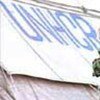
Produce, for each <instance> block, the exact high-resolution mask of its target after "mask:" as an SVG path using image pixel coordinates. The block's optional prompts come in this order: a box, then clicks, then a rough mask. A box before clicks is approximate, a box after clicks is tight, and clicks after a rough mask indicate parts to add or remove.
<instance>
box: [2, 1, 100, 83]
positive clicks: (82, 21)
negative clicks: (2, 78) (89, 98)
mask: <svg viewBox="0 0 100 100" xmlns="http://www.w3.org/2000/svg"><path fill="white" fill-rule="evenodd" d="M42 5H43V4H38V3H36V2H33V3H32V4H29V3H28V4H27V3H22V2H16V1H10V0H1V1H0V7H1V11H0V13H1V22H0V27H1V58H0V61H1V62H2V63H3V64H4V66H5V67H6V68H7V70H8V71H10V72H11V73H13V74H25V75H30V76H35V77H41V78H47V79H51V80H58V81H66V82H78V83H89V84H95V85H97V84H100V78H96V77H93V76H92V73H93V68H92V62H93V60H94V59H95V58H98V57H99V55H98V53H97V50H98V49H100V41H99V39H98V38H97V33H98V29H99V28H100V19H99V18H94V17H93V18H92V17H89V16H88V17H85V16H81V15H79V14H74V13H68V12H66V11H65V10H63V9H62V10H61V9H60V10H59V8H56V9H53V7H50V8H48V7H47V5H45V6H44V5H43V6H42ZM57 9H58V10H57Z"/></svg>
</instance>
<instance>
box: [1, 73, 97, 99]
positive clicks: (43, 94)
mask: <svg viewBox="0 0 100 100" xmlns="http://www.w3.org/2000/svg"><path fill="white" fill-rule="evenodd" d="M3 77H4V76H2V74H0V100H14V98H13V99H12V96H14V97H15V100H99V98H98V93H97V92H96V91H95V90H93V89H92V88H91V87H90V86H88V85H81V84H80V85H79V84H70V83H61V82H54V81H49V80H44V79H39V78H33V77H27V76H21V75H13V79H14V80H13V81H11V80H10V78H9V77H8V76H7V83H6V81H5V80H4V78H3ZM6 84H7V88H8V90H9V91H7V89H6V88H5V87H6ZM10 92H12V93H10Z"/></svg>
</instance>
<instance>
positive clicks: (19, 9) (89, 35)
mask: <svg viewBox="0 0 100 100" xmlns="http://www.w3.org/2000/svg"><path fill="white" fill-rule="evenodd" d="M0 5H1V6H2V7H3V9H4V10H5V12H6V13H7V14H8V16H9V17H10V18H11V19H12V21H13V22H14V24H15V25H16V26H17V27H18V28H19V29H20V31H21V32H22V33H23V34H25V35H26V36H27V37H28V38H29V39H31V40H34V41H40V42H42V41H44V39H46V40H47V41H48V42H53V41H54V39H55V40H56V41H58V42H59V43H60V44H62V45H70V43H69V42H68V40H67V39H66V37H68V39H69V40H70V41H71V42H72V43H73V44H74V45H75V46H76V47H77V48H84V49H87V50H90V51H93V50H94V49H99V48H100V45H99V46H98V45H97V44H100V41H98V40H97V36H96V32H95V30H94V28H93V27H92V26H91V25H90V23H89V22H88V21H86V20H85V19H83V18H82V17H80V16H79V15H76V14H68V15H67V14H66V13H64V12H61V11H52V10H47V9H44V8H40V7H38V8H37V7H33V6H29V8H28V9H26V8H25V6H23V5H20V4H16V3H11V6H12V7H13V9H14V11H15V12H16V13H17V14H19V15H20V17H21V18H22V19H23V21H24V22H25V23H26V25H27V26H28V27H29V28H30V30H32V31H33V32H34V33H35V34H36V35H35V36H34V34H33V35H30V33H29V32H28V30H27V29H25V27H23V25H22V23H21V22H20V19H18V18H16V16H15V15H14V13H12V12H11V10H10V8H9V7H8V6H7V5H6V3H3V2H1V1H0ZM13 9H12V10H13ZM29 10H30V11H31V12H30V11H29ZM44 10H45V11H46V13H47V14H48V16H49V17H50V19H52V20H53V21H54V23H55V24H53V23H51V22H50V20H49V19H48V17H47V16H46V15H45V14H44V13H43V11H44ZM34 15H35V16H34ZM36 17H37V18H36ZM62 17H64V19H66V20H67V21H68V22H69V24H70V25H71V26H72V28H71V29H70V28H68V26H67V25H66V24H65V23H64V20H63V18H62ZM82 23H84V24H85V25H86V26H87V27H88V28H89V30H90V31H89V32H87V31H86V30H85V28H84V27H83V26H82ZM72 29H80V30H81V33H80V34H83V35H84V37H83V38H82V40H83V42H81V41H79V40H78V38H77V37H76V36H75V33H73V30H72ZM43 30H44V31H45V32H44V31H43ZM49 36H50V37H49ZM96 43H97V44H96Z"/></svg>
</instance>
